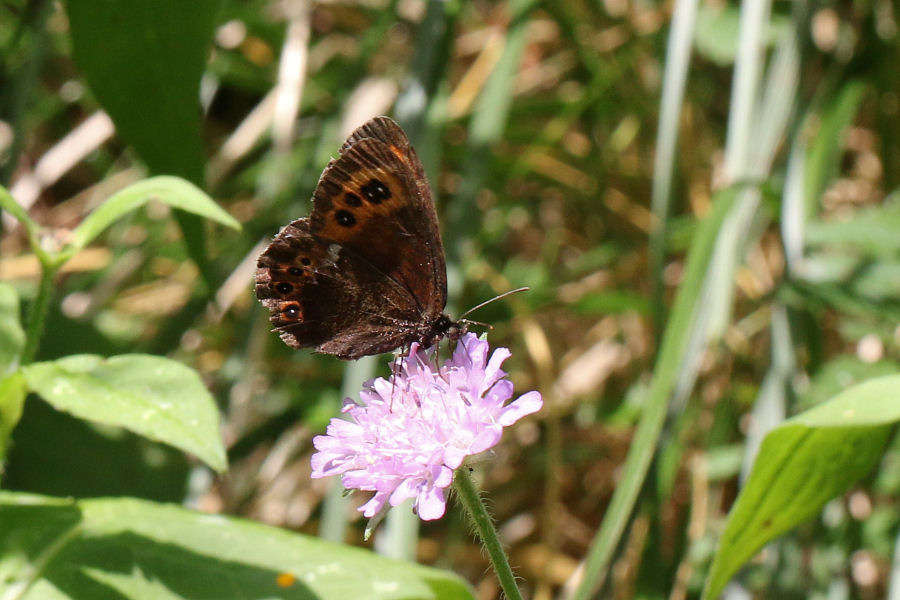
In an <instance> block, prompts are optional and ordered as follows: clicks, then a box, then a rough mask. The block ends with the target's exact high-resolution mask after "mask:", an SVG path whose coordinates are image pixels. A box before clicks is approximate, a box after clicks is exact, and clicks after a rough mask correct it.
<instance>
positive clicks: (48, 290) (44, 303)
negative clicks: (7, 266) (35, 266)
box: [21, 264, 57, 365]
mask: <svg viewBox="0 0 900 600" xmlns="http://www.w3.org/2000/svg"><path fill="white" fill-rule="evenodd" d="M56 271H57V268H56V267H53V266H49V265H46V264H42V265H41V283H40V286H39V287H38V292H37V296H36V297H35V299H34V302H33V303H32V305H31V310H30V311H29V314H28V331H27V332H26V334H25V349H24V350H23V351H22V360H21V363H22V364H23V365H27V364H28V363H30V362H31V361H33V360H34V357H35V355H36V354H37V350H38V345H39V344H40V341H41V336H42V335H43V333H44V324H45V322H46V320H47V309H48V308H49V307H50V296H51V295H52V294H53V278H54V276H55V275H56Z"/></svg>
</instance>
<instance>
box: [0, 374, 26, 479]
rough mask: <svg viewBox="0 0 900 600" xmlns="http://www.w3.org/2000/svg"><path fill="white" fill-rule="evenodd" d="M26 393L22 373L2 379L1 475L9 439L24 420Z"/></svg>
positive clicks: (0, 413) (0, 399) (0, 422)
mask: <svg viewBox="0 0 900 600" xmlns="http://www.w3.org/2000/svg"><path fill="white" fill-rule="evenodd" d="M25 392H26V390H25V378H24V377H22V374H21V373H13V374H12V375H10V376H9V377H6V378H3V379H0V473H2V472H3V462H4V461H5V460H6V450H7V448H8V447H9V437H10V435H11V434H12V430H13V429H15V427H16V424H17V423H18V422H19V419H20V418H22V406H23V405H24V404H25Z"/></svg>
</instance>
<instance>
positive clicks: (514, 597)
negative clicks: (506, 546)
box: [453, 466, 522, 600]
mask: <svg viewBox="0 0 900 600" xmlns="http://www.w3.org/2000/svg"><path fill="white" fill-rule="evenodd" d="M453 487H454V488H455V489H456V493H457V494H459V499H460V501H461V502H462V504H463V506H464V507H465V508H466V512H467V513H468V515H469V518H470V519H471V520H472V523H473V524H474V525H475V530H476V532H477V533H478V537H480V538H481V542H482V543H483V544H484V548H485V550H487V553H488V556H489V557H490V559H491V563H492V564H493V565H494V572H495V573H496V574H497V579H499V580H500V588H501V589H502V590H503V593H504V595H506V597H507V598H509V599H510V600H522V594H521V593H520V592H519V588H518V587H517V586H516V577H515V575H513V572H512V568H510V566H509V560H508V559H507V558H506V552H504V551H503V544H501V543H500V536H498V535H497V530H496V529H495V528H494V522H493V520H492V519H491V515H490V514H489V513H488V511H487V507H485V505H484V502H482V501H481V496H479V495H478V489H476V487H475V483H474V482H473V481H472V476H471V475H469V470H468V469H467V468H466V467H465V466H463V467H461V468H459V469H457V470H456V473H455V475H454V477H453Z"/></svg>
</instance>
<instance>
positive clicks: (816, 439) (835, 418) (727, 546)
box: [703, 375, 900, 598]
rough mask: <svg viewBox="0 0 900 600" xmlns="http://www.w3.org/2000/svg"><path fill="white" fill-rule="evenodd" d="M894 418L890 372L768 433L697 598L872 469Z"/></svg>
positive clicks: (898, 389)
mask: <svg viewBox="0 0 900 600" xmlns="http://www.w3.org/2000/svg"><path fill="white" fill-rule="evenodd" d="M898 420H900V375H888V376H885V377H879V378H876V379H870V380H869V381H866V382H864V383H860V384H858V385H855V386H853V387H851V388H848V389H846V390H844V391H843V392H841V393H840V394H838V395H837V396H835V397H834V398H832V399H831V400H830V401H828V402H826V403H824V404H821V405H819V406H817V407H815V408H813V409H810V410H808V411H806V412H804V413H801V414H799V415H797V416H795V417H793V418H792V419H789V420H787V421H785V422H784V423H783V424H782V425H780V426H779V427H777V428H775V429H773V430H772V431H771V432H769V434H768V435H767V436H766V438H765V439H764V440H763V443H762V447H761V448H760V451H759V455H758V456H757V458H756V461H755V463H754V466H753V470H752V472H751V473H750V478H749V479H748V480H747V483H746V485H745V486H744V489H743V490H742V491H741V493H740V495H739V496H738V499H737V501H736V502H735V504H734V507H733V508H732V509H731V513H730V514H729V515H728V522H727V524H726V526H725V532H724V533H723V534H722V539H721V541H720V542H719V548H718V550H717V551H716V557H715V559H714V561H713V566H712V570H711V571H710V574H709V578H708V579H707V582H706V590H705V591H704V594H703V597H704V598H717V597H718V596H719V594H720V593H721V591H722V589H723V588H724V587H725V584H727V583H728V580H729V579H730V578H731V577H732V576H733V575H734V574H735V573H736V572H737V570H738V569H739V568H740V567H741V566H742V565H743V564H744V563H745V562H747V561H748V560H749V559H750V558H752V557H753V555H754V554H756V552H757V551H759V549H760V548H762V547H763V546H764V545H765V544H767V543H768V542H770V541H772V540H773V539H775V538H776V537H778V536H779V535H781V534H782V533H784V532H786V531H788V530H790V529H792V528H794V527H796V526H797V525H799V524H800V523H802V522H804V521H806V520H807V519H809V518H811V517H812V516H814V515H816V514H817V513H818V512H819V510H820V509H821V508H822V506H823V505H824V504H825V503H826V502H828V501H829V500H830V499H832V498H834V497H835V496H837V495H839V494H842V493H844V492H846V491H847V490H848V489H849V488H850V487H851V486H852V485H853V484H854V483H855V482H856V481H858V480H859V478H861V477H863V476H864V475H866V474H867V473H868V472H869V471H871V469H872V468H873V467H874V466H875V464H876V463H877V462H878V461H879V459H880V458H881V455H882V452H883V449H884V446H885V443H886V442H887V440H888V437H889V436H890V434H891V432H892V431H893V426H894V424H895V423H896V422H897V421H898Z"/></svg>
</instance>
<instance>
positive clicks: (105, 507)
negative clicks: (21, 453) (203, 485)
mask: <svg viewBox="0 0 900 600" xmlns="http://www.w3.org/2000/svg"><path fill="white" fill-rule="evenodd" d="M0 547H2V548H4V550H5V551H4V552H3V554H2V555H0V573H3V574H4V575H5V576H6V578H7V580H8V581H7V582H4V583H6V586H5V589H19V590H21V595H20V596H17V598H19V599H20V600H38V599H40V600H57V599H60V600H62V599H74V598H123V599H124V598H129V599H130V598H134V599H140V600H143V599H146V598H166V599H168V598H173V599H174V598H179V599H180V598H279V599H284V600H288V599H303V600H309V599H313V598H316V599H319V600H329V599H334V600H344V599H346V598H367V599H373V600H382V599H385V600H386V599H404V600H414V599H422V600H428V599H438V598H440V599H447V600H455V599H459V600H472V599H473V598H474V597H475V596H474V594H473V593H472V591H471V590H470V589H469V587H468V586H467V584H466V583H465V582H463V581H462V580H460V579H459V578H458V577H457V576H455V575H453V574H451V573H446V572H444V571H440V570H438V569H434V568H430V567H424V566H420V565H416V564H413V563H406V562H402V561H398V560H393V559H389V558H385V557H382V556H378V555H376V554H374V553H372V552H370V551H368V550H364V549H361V548H354V547H350V546H344V545H340V544H334V543H330V542H325V541H323V540H320V539H316V538H312V537H308V536H303V535H299V534H295V533H290V532H288V531H284V530H281V529H277V528H274V527H269V526H266V525H260V524H257V523H252V522H249V521H244V520H240V519H234V518H228V517H223V516H217V515H207V514H201V513H196V512H193V511H189V510H185V509H183V508H180V507H177V506H172V505H159V504H153V503H151V502H147V501H143V500H133V499H99V500H82V501H79V502H70V501H65V500H57V499H53V498H46V497H40V496H33V495H25V494H14V493H8V492H3V493H0Z"/></svg>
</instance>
